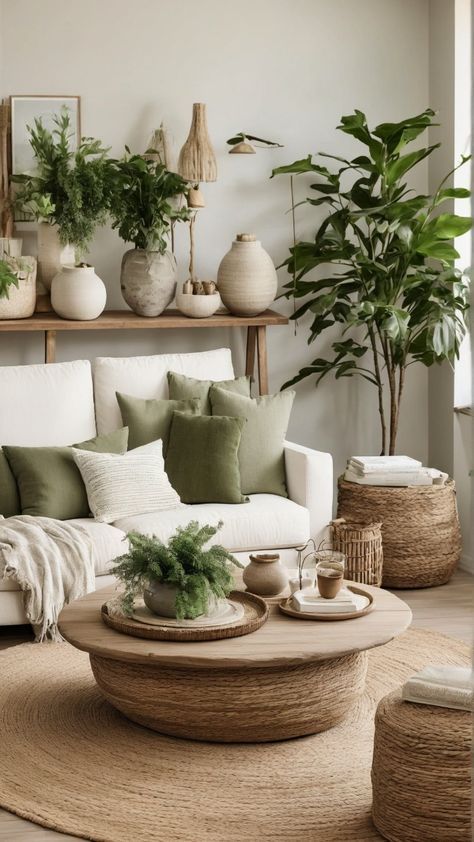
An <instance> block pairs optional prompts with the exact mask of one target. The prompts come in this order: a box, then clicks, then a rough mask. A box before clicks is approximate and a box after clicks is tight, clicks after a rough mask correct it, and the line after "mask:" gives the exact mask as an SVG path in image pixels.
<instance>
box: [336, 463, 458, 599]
mask: <svg viewBox="0 0 474 842" xmlns="http://www.w3.org/2000/svg"><path fill="white" fill-rule="evenodd" d="M337 512H338V517H344V518H346V520H348V521H350V520H354V521H364V520H374V521H381V522H382V540H383V581H382V584H383V586H384V587H390V588H427V587H432V586H434V585H444V584H445V583H446V582H447V581H449V579H450V578H451V576H452V574H453V572H454V569H455V567H456V565H457V563H458V561H459V559H460V556H461V532H460V528H459V518H458V513H457V507H456V492H455V486H454V482H452V480H450V481H449V482H447V483H446V484H445V485H429V486H409V487H401V488H396V487H393V486H390V487H379V486H375V485H358V484H357V483H355V482H346V481H345V480H344V479H342V478H340V479H339V495H338V508H337Z"/></svg>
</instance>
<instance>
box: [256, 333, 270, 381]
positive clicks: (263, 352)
mask: <svg viewBox="0 0 474 842" xmlns="http://www.w3.org/2000/svg"><path fill="white" fill-rule="evenodd" d="M257 362H258V385H259V393H260V394H261V395H268V361H267V328H266V326H265V325H259V326H258V327H257Z"/></svg>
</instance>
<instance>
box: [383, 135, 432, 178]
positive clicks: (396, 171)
mask: <svg viewBox="0 0 474 842" xmlns="http://www.w3.org/2000/svg"><path fill="white" fill-rule="evenodd" d="M439 146H441V144H440V143H434V144H433V145H432V146H427V147H426V148H425V149H417V150H416V152H409V153H408V154H407V155H401V156H400V157H399V158H397V159H396V160H395V161H394V162H393V163H392V164H389V165H388V166H387V184H388V185H389V186H391V185H392V184H395V182H397V181H398V180H399V179H400V178H401V177H402V175H405V173H406V172H408V171H409V170H411V169H412V168H413V167H414V166H415V165H416V164H419V162H420V161H422V160H423V159H424V158H426V157H427V156H428V155H431V153H432V152H433V151H434V150H435V149H438V147H439Z"/></svg>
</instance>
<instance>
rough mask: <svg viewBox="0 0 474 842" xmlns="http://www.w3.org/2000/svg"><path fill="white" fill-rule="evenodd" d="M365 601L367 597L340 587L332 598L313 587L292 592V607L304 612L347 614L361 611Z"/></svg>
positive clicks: (365, 603)
mask: <svg viewBox="0 0 474 842" xmlns="http://www.w3.org/2000/svg"><path fill="white" fill-rule="evenodd" d="M367 602H368V600H367V597H365V596H360V595H359V594H355V593H352V592H351V591H349V590H347V589H346V588H342V590H340V591H339V593H338V595H337V596H336V597H334V599H325V598H324V597H322V596H320V594H319V593H318V591H317V590H316V589H315V588H303V590H302V591H296V593H294V594H293V607H294V608H295V610H296V611H302V612H304V613H305V614H348V613H349V612H352V611H361V610H362V609H363V608H365V607H366V605H367Z"/></svg>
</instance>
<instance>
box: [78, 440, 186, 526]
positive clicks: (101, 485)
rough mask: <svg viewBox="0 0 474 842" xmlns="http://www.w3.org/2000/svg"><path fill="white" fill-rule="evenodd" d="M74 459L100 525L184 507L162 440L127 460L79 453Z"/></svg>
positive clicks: (106, 455)
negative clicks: (167, 469)
mask: <svg viewBox="0 0 474 842" xmlns="http://www.w3.org/2000/svg"><path fill="white" fill-rule="evenodd" d="M73 456H74V460H75V462H76V465H77V467H78V468H79V470H80V472H81V474H82V479H83V480H84V485H85V487H86V491H87V498H88V500H89V506H90V509H91V512H92V514H93V515H94V517H95V518H96V520H98V521H101V522H103V523H113V522H114V520H118V519H119V518H122V517H127V516H128V517H129V516H131V515H139V514H145V513H146V512H160V511H164V510H165V509H174V508H176V507H177V506H182V505H184V504H183V503H181V501H180V499H179V496H178V494H177V493H176V491H175V490H174V488H173V487H172V486H171V484H170V481H169V479H168V477H167V475H166V472H165V464H164V461H163V449H162V442H161V439H159V440H158V441H153V442H151V443H150V444H144V445H142V447H136V448H135V449H134V450H129V451H128V453H125V454H124V455H123V456H119V455H117V454H114V453H93V452H92V451H87V450H76V449H73Z"/></svg>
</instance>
